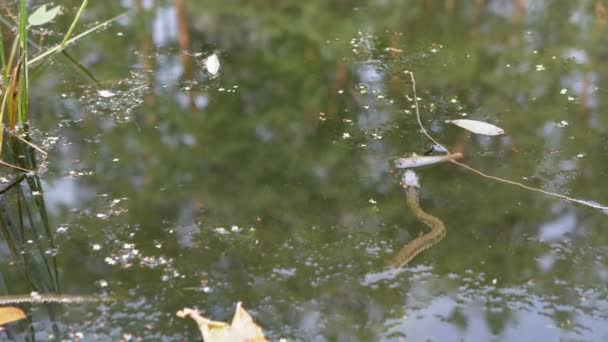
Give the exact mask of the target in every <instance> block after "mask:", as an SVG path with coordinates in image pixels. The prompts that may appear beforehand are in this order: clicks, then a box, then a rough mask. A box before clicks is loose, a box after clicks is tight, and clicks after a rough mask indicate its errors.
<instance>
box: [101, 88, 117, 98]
mask: <svg viewBox="0 0 608 342" xmlns="http://www.w3.org/2000/svg"><path fill="white" fill-rule="evenodd" d="M97 94H99V96H101V97H113V96H115V95H116V93H113V92H111V91H109V90H105V89H103V90H98V91H97Z"/></svg>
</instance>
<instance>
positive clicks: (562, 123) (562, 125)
mask: <svg viewBox="0 0 608 342" xmlns="http://www.w3.org/2000/svg"><path fill="white" fill-rule="evenodd" d="M568 125H569V123H568V121H566V120H562V121H560V122H558V123H557V127H559V128H564V127H566V126H568Z"/></svg>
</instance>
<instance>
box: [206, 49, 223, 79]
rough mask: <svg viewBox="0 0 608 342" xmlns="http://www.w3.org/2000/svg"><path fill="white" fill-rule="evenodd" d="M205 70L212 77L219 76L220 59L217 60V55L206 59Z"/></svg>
mask: <svg viewBox="0 0 608 342" xmlns="http://www.w3.org/2000/svg"><path fill="white" fill-rule="evenodd" d="M205 68H207V71H209V73H210V74H211V75H215V74H217V72H218V71H219V70H220V59H219V58H217V55H216V54H212V55H211V56H209V57H207V58H206V59H205Z"/></svg>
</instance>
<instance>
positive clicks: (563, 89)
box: [559, 88, 568, 95]
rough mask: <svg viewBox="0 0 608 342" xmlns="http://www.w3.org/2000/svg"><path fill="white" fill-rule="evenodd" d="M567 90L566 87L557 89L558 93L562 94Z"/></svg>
mask: <svg viewBox="0 0 608 342" xmlns="http://www.w3.org/2000/svg"><path fill="white" fill-rule="evenodd" d="M567 92H568V89H566V88H562V90H560V91H559V93H560V94H562V95H564V94H565V93H567Z"/></svg>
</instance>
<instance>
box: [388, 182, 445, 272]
mask: <svg viewBox="0 0 608 342" xmlns="http://www.w3.org/2000/svg"><path fill="white" fill-rule="evenodd" d="M402 185H403V188H404V189H405V193H406V197H407V206H408V207H409V208H410V211H411V212H412V213H413V214H414V216H416V218H417V219H418V221H420V222H422V223H424V224H425V225H427V226H428V227H429V228H431V231H430V232H428V233H426V234H424V235H422V236H419V237H417V238H416V239H414V240H412V241H410V242H408V243H406V244H405V245H404V246H403V247H401V249H400V250H399V251H398V252H397V253H396V254H395V255H394V256H393V258H392V259H391V261H390V265H391V266H392V267H395V268H398V267H402V266H404V265H406V264H407V263H408V262H410V261H411V260H412V259H413V258H414V257H416V256H417V255H418V254H420V253H421V252H423V251H424V250H426V249H428V248H431V247H433V246H434V245H436V244H437V243H439V241H441V240H443V238H444V237H445V234H446V229H445V225H444V224H443V222H442V221H441V220H440V219H438V218H437V217H435V216H433V215H431V214H429V213H427V212H425V211H424V210H422V208H420V203H419V201H418V191H419V189H420V183H419V182H418V177H417V176H416V174H415V173H414V171H412V170H406V171H405V173H404V174H403V180H402Z"/></svg>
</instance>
